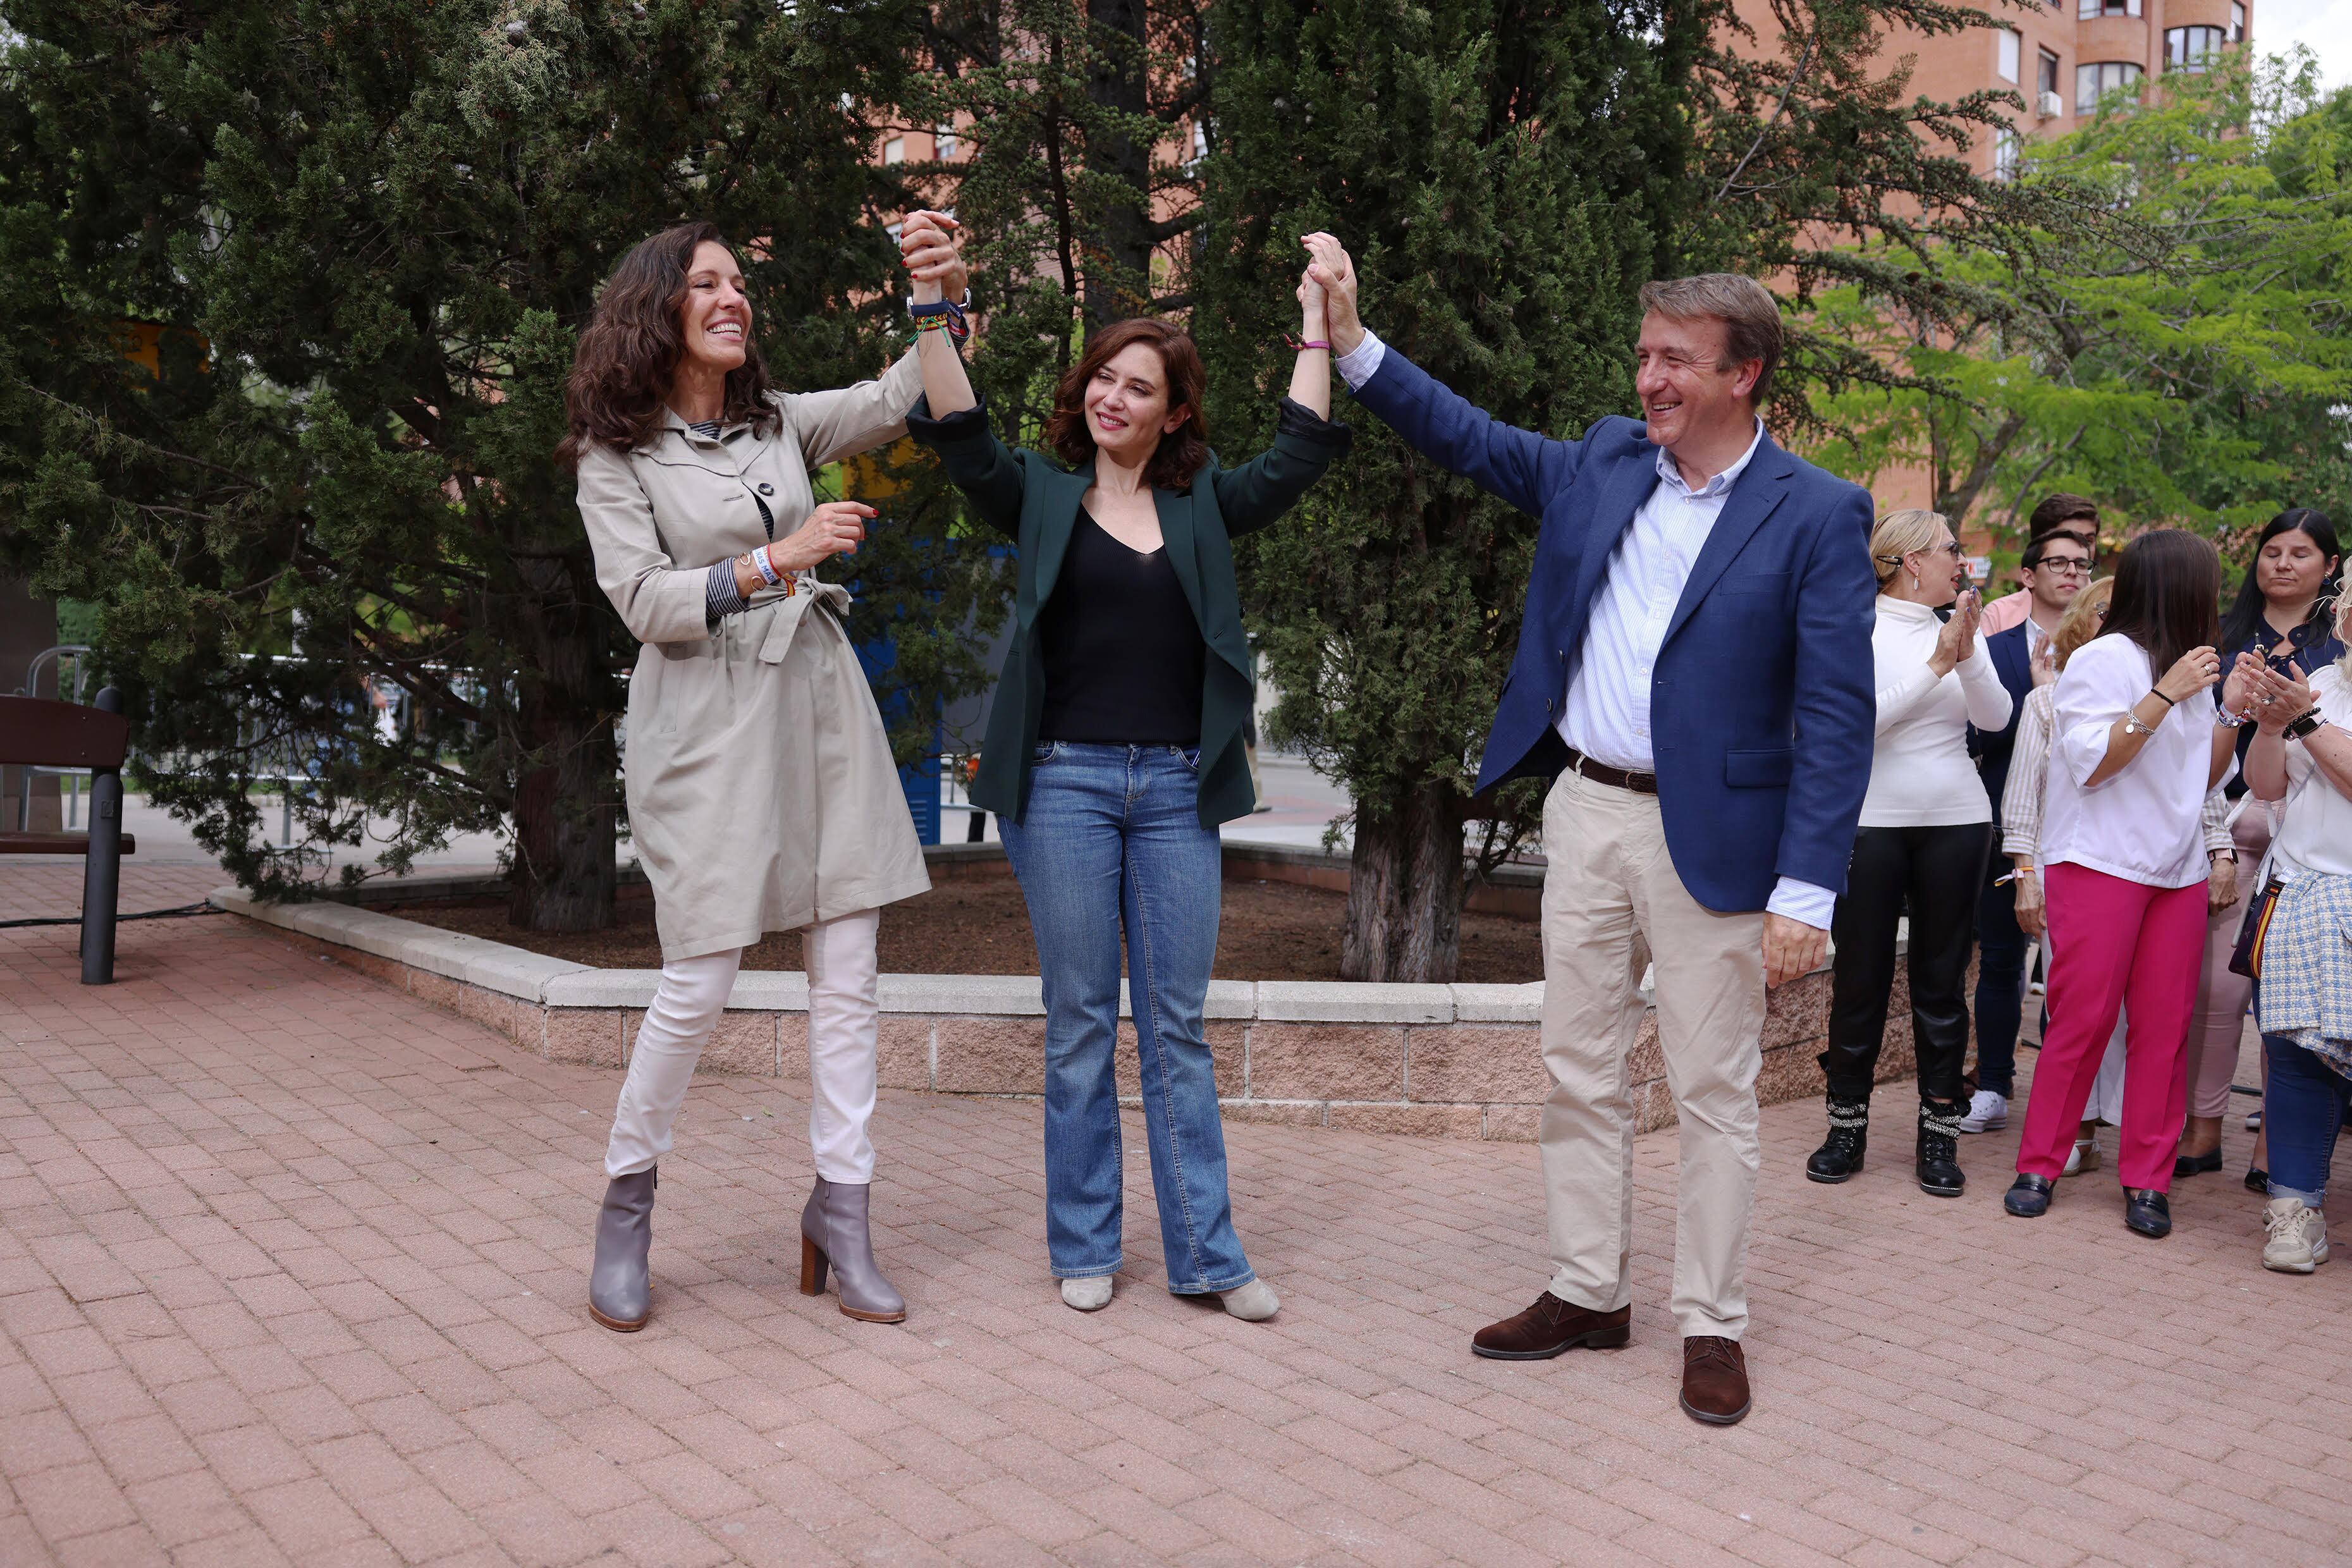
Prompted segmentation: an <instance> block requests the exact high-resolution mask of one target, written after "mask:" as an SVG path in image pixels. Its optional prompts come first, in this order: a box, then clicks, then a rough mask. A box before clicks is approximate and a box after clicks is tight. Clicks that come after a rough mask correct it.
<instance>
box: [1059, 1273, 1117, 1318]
mask: <svg viewBox="0 0 2352 1568" xmlns="http://www.w3.org/2000/svg"><path fill="white" fill-rule="evenodd" d="M1062 1305H1064V1306H1065V1307H1076V1309H1077V1310H1079V1311H1081V1312H1099V1311H1101V1310H1103V1309H1104V1308H1105V1307H1108V1306H1109V1305H1110V1276H1109V1275H1108V1274H1097V1275H1095V1276H1094V1277H1092V1278H1091V1279H1065V1280H1063V1281H1062Z"/></svg>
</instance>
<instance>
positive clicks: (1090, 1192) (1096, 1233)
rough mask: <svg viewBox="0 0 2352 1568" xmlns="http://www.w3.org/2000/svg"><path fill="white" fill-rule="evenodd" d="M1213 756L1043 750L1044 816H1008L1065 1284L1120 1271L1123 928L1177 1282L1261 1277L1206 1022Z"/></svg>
mask: <svg viewBox="0 0 2352 1568" xmlns="http://www.w3.org/2000/svg"><path fill="white" fill-rule="evenodd" d="M1199 766H1200V754H1199V753H1198V752H1191V751H1186V750H1183V749H1181V748H1179V747H1175V746H1118V745H1081V744H1076V743H1073V742H1049V743H1047V744H1045V745H1041V746H1039V747H1038V748H1037V763H1036V769H1035V772H1034V774H1033V775H1032V777H1031V782H1030V786H1029V805H1028V809H1027V810H1026V811H1025V812H1024V814H1023V816H1022V819H1021V820H1020V821H1019V822H1017V823H1016V822H1013V821H1011V820H1009V819H1000V827H1001V830H1002V831H1003V836H1004V850H1005V854H1006V855H1007V857H1009V858H1011V860H1012V862H1013V875H1014V876H1016V877H1018V878H1019V879H1020V880H1021V891H1022V893H1023V895H1024V897H1025V898H1026V899H1027V900H1028V904H1029V923H1030V925H1031V927H1032V928H1033V929H1034V931H1035V932H1036V936H1037V967H1038V972H1039V973H1040V974H1041V975H1042V976H1043V978H1044V981H1045V1248H1046V1256H1047V1258H1048V1261H1049V1263H1050V1265H1051V1267H1052V1268H1053V1271H1054V1275H1055V1278H1056V1279H1097V1278H1100V1277H1103V1276H1107V1275H1111V1274H1116V1273H1118V1270H1119V1268H1120V1266H1121V1263H1122V1261H1123V1259H1122V1257H1121V1254H1120V1250H1119V1221H1120V1217H1121V1204H1120V1193H1121V1185H1122V1177H1121V1171H1120V1147H1119V1121H1118V1077H1117V1071H1116V1066H1115V1059H1116V1056H1117V1052H1118V979H1119V937H1120V933H1121V932H1122V931H1124V932H1125V934H1126V938H1127V952H1128V966H1129V971H1130V974H1129V993H1130V995H1131V1004H1130V1005H1131V1006H1132V1009H1133V1011H1134V1014H1135V1041H1136V1053H1137V1055H1138V1057H1139V1058H1140V1065H1141V1068H1142V1089H1143V1121H1144V1127H1145V1130H1146V1132H1147V1135H1148V1138H1149V1141H1150V1149H1151V1187H1152V1192H1153V1194H1154V1195H1155V1196H1156V1197H1157V1198H1158V1199H1159V1203H1160V1247H1161V1249H1162V1251H1163V1252H1164V1253H1165V1255H1166V1258H1167V1264H1168V1289H1170V1290H1171V1291H1173V1292H1175V1293H1176V1294H1177V1295H1180V1296H1193V1295H1204V1294H1209V1293H1213V1292H1215V1291H1220V1290H1232V1289H1238V1288H1240V1287H1241V1286H1243V1285H1246V1284H1248V1283H1249V1281H1250V1280H1251V1279H1253V1278H1255V1275H1254V1274H1253V1273H1252V1272H1251V1269H1250V1266H1249V1259H1248V1258H1244V1256H1243V1255H1242V1246H1241V1241H1240V1238H1239V1237H1236V1236H1234V1220H1233V1204H1232V1201H1231V1199H1230V1198H1229V1197H1228V1196H1227V1194H1226V1190H1225V1134H1224V1124H1223V1121H1221V1120H1220V1119H1219V1116H1218V1112H1217V1082H1216V1076H1215V1073H1214V1071H1213V1068H1212V1064H1211V1062H1210V1058H1209V1047H1208V1043H1207V1041H1206V1040H1205V1039H1203V1038H1202V1029H1201V1017H1202V1010H1203V1008H1204V1007H1205V1006H1206V1005H1207V1002H1208V995H1209V972H1210V970H1211V968H1212V966H1213V964H1214V963H1215V961H1216V956H1217V915H1218V900H1219V899H1220V897H1221V896H1222V890H1223V850H1222V847H1221V845H1220V842H1219V839H1218V837H1217V833H1216V830H1215V829H1213V828H1208V827H1203V826H1201V821H1200V793H1201V792H1200V774H1199Z"/></svg>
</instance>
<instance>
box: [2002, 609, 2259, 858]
mask: <svg viewBox="0 0 2352 1568" xmlns="http://www.w3.org/2000/svg"><path fill="white" fill-rule="evenodd" d="M2155 684H2156V676H2155V673H2154V672H2153V670H2152V669H2151V667H2150V662H2149V659H2148V656H2147V650H2146V649H2144V648H2142V647H2140V646H2139V645H2138V644H2137V643H2136V642H2133V641H2132V640H2131V639H2130V638H2128V637H2125V636H2123V635H2122V634H2121V633H2118V632H2109V633H2107V634H2105V636H2103V637H2094V638H2092V639H2091V641H2089V642H2088V643H2086V644H2084V646H2083V647H2081V648H2080V649H2078V650H2076V652H2075V654H2074V658H2071V659H2069V660H2067V661H2066V668H2065V672H2064V673H2063V674H2062V675H2060V676H2059V677H2058V684H2057V686H2056V688H2055V693H2056V695H2055V699H2054V700H2055V704H2056V709H2057V711H2056V714H2055V720H2054V722H2053V724H2052V726H2051V730H2052V734H2051V747H2050V777H2049V782H2048V784H2047V785H2046V790H2047V796H2046V798H2045V800H2044V802H2043V804H2042V846H2041V847H2042V864H2044V865H2047V866H2056V865H2061V864H2072V865H2076V866H2084V867H2088V868H2090V869H2092V870H2094V871H2104V872H2105V873H2106V874H2107V875H2109V876H2111V877H2121V878H2123V879H2125V880H2126V881H2132V882H2138V883H2141V884H2143V885H2145V886H2147V887H2151V888H2186V887H2189V886H2192V885H2193V884H2195V883H2198V882H2201V881H2203V880H2205V879H2206V877H2207V875H2208V873H2209V870H2210V868H2209V866H2208V864H2207V861H2206V858H2205V837H2204V834H2203V832H2202V831H2201V830H2200V826H2199V820H2198V819H2199V816H2200V813H2201V812H2202V811H2203V809H2204V805H2205V796H2206V795H2207V794H2208V777H2207V775H2209V774H2210V773H2211V772H2212V767H2213V700H2212V698H2211V697H2210V695H2207V694H2205V693H2201V692H2200V694H2198V695H2197V696H2195V697H2192V698H2190V699H2189V700H2187V701H2185V702H2180V703H2178V704H2175V705H2174V706H2173V707H2172V708H2170V709H2168V710H2166V712H2165V715H2164V717H2163V718H2162V719H2160V720H2158V721H2157V726H2156V733H2155V734H2153V735H2150V736H2149V737H2148V738H2147V740H2145V741H2143V742H2140V748H2139V752H2138V754H2137V755H2136V756H2134V757H2133V758H2132V760H2131V761H2130V762H2128V763H2125V764H2124V766H2123V770H2122V771H2121V772H2119V773H2116V775H2115V776H2114V777H2112V778H2110V779H2108V780H2107V781H2106V782H2105V783H2104V784H2088V783H2085V782H2084V781H2085V780H2087V779H2088V778H2089V777H2090V776H2091V774H2092V773H2094V772H2095V771H2096V770H2097V768H2098V766H2099V764H2100V763H2102V762H2104V761H2105V760H2106V755H2107V742H2108V739H2109V734H2110V731H2112V730H2113V729H2114V727H2115V725H2116V721H2118V720H2120V719H2122V718H2123V716H2124V714H2125V712H2126V710H2128V709H2129V708H2130V707H2131V706H2132V705H2133V704H2134V703H2136V702H2137V701H2138V700H2140V699H2141V698H2143V697H2145V696H2147V693H2148V689H2149V688H2151V687H2153V686H2154V685H2155ZM2222 776H2223V777H2224V778H2226V777H2227V776H2228V775H2227V774H2226V773H2224V774H2223V775H2222ZM2212 782H2213V783H2219V782H2221V781H2220V780H2213V781H2212Z"/></svg>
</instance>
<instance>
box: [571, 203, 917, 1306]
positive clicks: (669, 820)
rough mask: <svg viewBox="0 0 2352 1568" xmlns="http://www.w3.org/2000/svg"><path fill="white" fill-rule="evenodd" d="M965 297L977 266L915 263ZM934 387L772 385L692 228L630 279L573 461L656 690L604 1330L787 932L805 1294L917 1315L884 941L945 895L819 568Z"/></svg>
mask: <svg viewBox="0 0 2352 1568" xmlns="http://www.w3.org/2000/svg"><path fill="white" fill-rule="evenodd" d="M908 265H909V266H910V267H911V268H914V269H915V271H916V275H917V276H919V277H924V278H928V279H939V280H940V281H941V282H942V283H943V284H944V285H945V286H948V287H950V288H951V289H954V290H956V291H958V292H961V289H963V286H964V279H963V268H962V264H961V260H960V258H958V257H957V255H956V253H955V251H954V249H953V247H952V245H951V244H949V243H942V244H940V245H938V246H934V247H929V248H928V249H923V250H920V251H918V252H913V253H910V254H909V255H908ZM921 390H922V380H921V376H920V374H919V371H918V369H917V367H916V362H915V356H914V354H913V353H911V352H909V353H908V354H907V355H905V356H904V357H903V358H901V359H900V360H899V361H898V363H896V364H895V365H893V366H892V367H891V368H890V370H889V371H888V372H887V373H886V374H884V375H883V376H882V377H881V379H879V380H878V381H870V382H864V383H861V384H858V385H856V386H852V387H846V388H844V389H842V390H840V391H835V392H817V393H800V394H795V393H785V392H781V391H777V390H774V389H772V387H770V386H769V384H768V378H767V369H766V366H765V365H764V364H763V363H761V358H760V353H759V349H758V347H757V346H756V344H755V343H754V342H753V339H752V324H751V303H750V301H749V300H747V299H746V298H745V296H744V292H743V278H742V272H741V269H740V267H739V266H738V265H737V263H736V259H735V256H734V253H733V252H732V251H731V250H730V248H729V247H728V246H727V244H726V242H725V241H724V240H723V239H721V238H720V237H719V232H718V230H717V229H715V228H714V227H712V226H710V225H709V224H684V225H680V226H677V227H675V228H670V229H667V230H665V231H664V232H662V233H660V234H657V235H656V236H654V237H652V238H651V239H648V240H646V241H645V242H644V243H643V244H641V245H639V246H637V247H636V248H635V249H634V250H632V251H631V252H630V253H629V254H628V255H627V256H626V257H625V258H622V260H621V263H620V265H619V266H618V267H616V268H614V272H613V277H612V279H611V280H610V281H609V282H608V283H607V284H606V285H605V288H604V292H603V294H602V295H601V296H600V297H599V298H598V300H597V304H596V310H595V314H594V316H593V319H592V320H591V321H590V322H589V325H588V327H587V329H586V330H585V331H583V333H582V334H581V339H580V346H579V350H578V353H577V355H576V357H575V359H574V361H573V364H572V376H571V379H570V381H569V383H568V384H567V385H566V388H565V400H566V405H567V407H568V409H569V412H570V417H571V434H570V435H569V436H568V437H566V438H565V440H564V442H563V445H562V447H560V448H559V449H558V452H557V456H558V458H559V460H562V461H563V462H565V463H567V464H569V465H570V466H572V468H574V469H575V470H576V471H577V473H578V476H579V504H580V515H581V518H582V521H583V522H584V523H585V524H586V526H587V530H588V540H589V543H590V545H591V546H592V548H593V551H594V552H595V560H596V580H597V583H598V584H600V585H601V586H602V587H603V588H604V593H605V595H607V596H608V597H609V598H610V599H611V600H612V602H613V605H614V608H615V609H617V610H618V611H619V612H620V614H621V619H622V620H623V621H624V622H625V624H626V625H627V626H628V628H629V630H630V632H631V633H632V634H634V635H635V637H636V638H637V640H638V641H639V642H640V643H642V644H643V645H644V647H643V648H642V649H641V650H640V651H639V653H638V656H637V664H636V669H635V673H634V675H633V676H632V677H631V679H630V682H629V718H628V725H629V727H628V743H627V751H626V754H625V761H624V772H625V786H626V792H627V797H628V805H629V825H630V832H631V834H632V836H633V837H634V839H635V844H636V847H637V858H638V863H639V864H640V865H642V866H643V867H644V868H645V869H646V878H647V879H648V880H649V881H650V882H651V883H652V884H653V891H654V920H655V925H656V929H657V930H658V931H659V932H660V936H661V945H662V977H661V984H660V986H659V988H658V989H657V990H656V992H655V994H654V1000H653V1005H651V1006H649V1007H648V1008H646V1016H645V1022H644V1023H643V1025H641V1026H640V1027H639V1029H638V1031H637V1037H636V1042H635V1047H634V1048H633V1049H632V1051H631V1053H630V1058H629V1068H628V1076H627V1079H626V1080H625V1082H624V1084H623V1085H622V1089H621V1098H620V1104H619V1106H618V1107H617V1109H616V1110H615V1111H614V1121H613V1131H612V1136H611V1139H610V1141H609V1142H608V1143H607V1145H606V1149H605V1155H604V1172H605V1175H606V1176H607V1178H608V1179H609V1185H608V1187H607V1189H606V1192H605V1195H604V1206H603V1209H602V1210H601V1212H600V1214H599V1216H598V1220H597V1226H596V1255H595V1261H594V1263H593V1266H592V1268H591V1269H590V1274H589V1284H588V1303H589V1304H588V1310H589V1312H590V1314H591V1315H592V1316H593V1317H594V1318H595V1320H596V1321H598V1322H600V1323H602V1324H604V1326H605V1327H606V1328H610V1329H615V1330H619V1331H624V1332H627V1331H633V1330H635V1329H639V1328H642V1327H644V1326H645V1323H646V1318H647V1316H648V1315H649V1313H650V1310H651V1278H650V1272H649V1263H650V1257H649V1255H650V1251H651V1247H652V1239H653V1204H654V1186H655V1183H656V1180H657V1176H656V1163H657V1162H658V1161H659V1160H660V1158H661V1156H662V1155H663V1154H665V1153H666V1152H668V1150H669V1147H670V1143H671V1135H672V1128H673V1126H674V1124H675V1122H676V1121H677V1111H678V1107H679V1105H680V1104H681V1103H682V1102H683V1101H684V1100H685V1098H686V1089H687V1085H688V1081H689V1080H690V1079H691V1078H692V1076H693V1073H694V1065H695V1062H696V1060H697V1058H698V1057H699V1056H700V1055H701V1052H702V1047H703V1044H704V1042H705V1041H707V1040H708V1039H709V1037H710V1032H711V1030H712V1028H713V1027H714V1026H716V1025H717V1023H718V1021H719V1015H720V1013H721V1012H722V1011H723V1010H724V1009H725V1007H726V1005H727V995H728V993H729V991H730V989H731V988H732V986H733V984H734V981H735V974H736V970H737V967H738V965H739V963H740V960H741V957H742V951H743V949H744V948H746V947H748V946H750V945H751V944H752V943H753V942H758V941H759V940H760V939H761V936H763V935H765V934H766V933H768V932H770V931H792V930H799V931H803V933H804V934H805V937H806V943H807V949H806V951H807V963H808V986H809V1076H810V1079H811V1088H812V1094H811V1099H810V1107H809V1142H810V1145H811V1148H812V1151H813V1152H814V1157H815V1164H816V1182H815V1186H814V1190H813V1192H812V1193H811V1194H810V1197H809V1202H808V1206H807V1208H806V1209H805V1210H804V1211H803V1214H802V1215H801V1237H802V1245H801V1289H802V1291H803V1293H804V1294H809V1295H815V1294H818V1293H821V1292H822V1291H823V1289H824V1279H825V1275H826V1272H827V1270H828V1268H830V1270H831V1272H832V1274H833V1275H834V1277H835V1279H836V1280H837V1281H838V1283H839V1287H840V1291H841V1310H842V1311H844V1312H845V1313H846V1314H848V1315H849V1316H850V1317H853V1318H860V1319H864V1320H866V1321H874V1322H898V1321H901V1320H903V1319H904V1318H905V1317H906V1315H907V1309H906V1302H905V1301H904V1300H903V1299H901V1297H900V1296H899V1295H898V1291H896V1290H895V1289H892V1288H891V1286H890V1284H889V1282H888V1281H887V1280H886V1279H883V1278H882V1276H881V1274H880V1272H879V1270H878V1269H877V1268H876V1266H875V1263H874V1258H873V1250H872V1246H871V1242H870V1240H869V1237H868V1232H867V1201H866V1200H867V1194H868V1191H869V1188H870V1184H871V1183H872V1181H873V1175H874V1146H873V1143H872V1142H871V1141H870V1140H869V1139H868V1137H867V1135H866V1122H867V1120H868V1119H869V1118H870V1116H871V1115H872V1113H873V1110H874V1093H875V1059H874V1053H875V1043H876V1018H875V1013H876V967H877V966H876V961H875V945H874V944H875V935H876V931H877V928H878V924H879V910H880V908H881V906H882V905H884V904H887V903H890V902H892V901H894V900H898V899H904V898H908V897H911V896H913V895H914V894H917V893H920V892H923V891H925V890H926V889H929V886H930V879H929V875H928V874H927V873H926V872H925V870H924V868H923V855H922V847H921V846H920V844H919V842H918V841H917V839H916V837H915V828H914V824H913V822H912V821H911V820H910V819H909V817H908V813H907V806H906V798H905V796H904V795H903V794H902V793H901V792H900V790H899V787H898V770H897V769H896V768H895V767H894V766H893V765H892V763H891V759H890V748H889V744H888V742H887V738H886V737H885V735H884V732H883V728H882V719H881V715H880V714H879V713H878V712H877V710H876V709H875V704H874V694H873V691H872V689H870V688H869V687H868V686H867V684H866V676H865V673H864V671H863V670H862V669H861V668H860V667H859V665H858V662H857V659H856V654H855V653H854V652H853V650H852V648H851V647H850V643H849V638H848V637H847V636H846V635H845V632H844V630H843V617H844V616H845V614H846V612H847V610H848V606H849V594H848V592H847V591H846V590H845V589H844V588H842V587H840V586H839V585H837V584H830V583H820V582H818V581H817V580H816V579H815V578H814V577H813V576H811V575H810V574H809V572H810V568H812V567H814V566H815V565H816V564H817V563H819V562H821V561H823V560H824V559H825V558H826V557H828V556H831V555H835V554H846V553H851V552H855V551H856V548H857V543H858V542H859V541H860V540H862V539H863V538H864V537H865V520H866V519H867V518H870V517H872V516H873V515H874V511H873V509H872V508H870V507H866V506H863V505H860V504H858V503H856V502H854V501H831V502H827V503H824V504H823V505H819V504H818V503H817V501H816V498H815V495H814V491H813V489H811V485H810V479H809V473H810V470H811V469H812V468H817V467H820V466H822V465H824V464H826V463H831V462H835V461H837V460H839V459H841V458H846V457H850V456H853V455H855V454H856V453H859V452H866V451H871V450H873V449H874V448H876V447H882V446H887V444H888V443H890V442H892V441H894V440H896V439H898V437H900V436H901V435H903V434H904V433H905V431H906V415H907V410H908V407H909V406H910V405H912V404H913V403H914V401H915V399H916V397H917V395H919V394H920V392H921Z"/></svg>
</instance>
